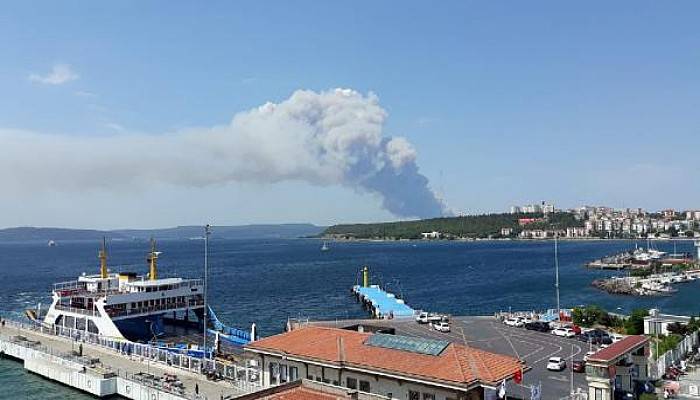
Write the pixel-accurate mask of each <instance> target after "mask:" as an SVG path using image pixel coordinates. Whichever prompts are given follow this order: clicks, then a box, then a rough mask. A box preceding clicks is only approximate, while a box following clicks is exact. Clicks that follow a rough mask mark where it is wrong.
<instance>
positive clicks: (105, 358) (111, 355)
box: [0, 325, 245, 400]
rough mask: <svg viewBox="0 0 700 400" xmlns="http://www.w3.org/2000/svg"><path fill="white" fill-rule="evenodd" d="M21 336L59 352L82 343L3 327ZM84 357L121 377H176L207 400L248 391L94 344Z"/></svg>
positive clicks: (3, 330) (0, 333)
mask: <svg viewBox="0 0 700 400" xmlns="http://www.w3.org/2000/svg"><path fill="white" fill-rule="evenodd" d="M16 335H21V336H24V337H26V338H27V339H29V340H36V341H39V342H41V344H42V345H44V346H48V347H50V348H51V349H53V350H54V351H56V352H62V353H71V351H73V350H75V351H77V350H78V348H79V345H80V342H73V341H71V340H70V339H69V338H64V337H58V336H52V335H49V334H43V333H40V332H36V331H32V330H26V329H19V328H15V327H12V326H9V325H7V326H4V327H3V326H0V336H2V337H4V338H9V337H11V336H16ZM82 345H83V355H84V356H88V357H93V358H98V359H99V360H100V362H101V363H102V365H103V366H105V367H109V368H111V370H112V371H113V372H116V373H118V374H119V375H120V376H124V375H125V374H128V375H129V376H130V375H133V374H135V373H138V372H148V373H150V374H153V375H155V376H157V377H160V376H162V375H163V374H164V373H170V374H175V375H177V377H178V379H179V380H180V381H181V382H182V383H183V384H184V385H185V391H186V392H187V393H188V394H190V395H192V394H194V392H195V388H196V387H197V386H198V387H199V393H200V394H201V395H204V396H206V399H208V400H216V399H222V398H226V397H229V398H232V397H237V396H240V395H243V394H244V393H245V392H243V391H241V390H240V389H238V388H236V387H234V386H233V385H232V384H231V383H229V382H225V381H219V382H212V381H209V380H207V379H206V378H205V377H204V376H202V375H199V374H195V373H193V372H188V371H184V370H181V369H178V368H174V367H169V366H166V365H163V364H160V363H155V362H149V361H148V360H144V359H141V357H131V358H130V357H129V356H126V355H122V354H118V353H115V352H113V351H109V350H108V349H104V348H101V347H98V346H94V345H91V344H87V343H83V344H82Z"/></svg>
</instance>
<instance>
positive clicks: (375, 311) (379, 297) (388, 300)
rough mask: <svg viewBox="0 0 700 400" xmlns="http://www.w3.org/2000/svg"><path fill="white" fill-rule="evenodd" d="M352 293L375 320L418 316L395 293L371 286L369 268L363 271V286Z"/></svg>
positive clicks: (377, 286) (356, 286) (356, 287)
mask: <svg viewBox="0 0 700 400" xmlns="http://www.w3.org/2000/svg"><path fill="white" fill-rule="evenodd" d="M352 292H353V293H354V294H355V296H356V297H357V299H358V301H360V302H362V304H363V305H364V306H365V307H366V308H367V309H368V310H369V311H370V313H371V314H372V316H373V317H374V318H379V319H383V318H397V317H412V316H413V315H415V314H416V310H414V309H413V308H411V307H409V306H408V305H407V304H406V303H405V302H404V301H403V299H399V298H397V297H396V295H395V294H394V293H390V292H387V291H385V290H384V289H382V288H381V287H379V285H372V284H370V279H369V268H367V267H364V268H363V269H362V284H361V285H355V286H353V288H352Z"/></svg>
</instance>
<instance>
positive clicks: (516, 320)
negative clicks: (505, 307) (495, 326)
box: [503, 317, 525, 328]
mask: <svg viewBox="0 0 700 400" xmlns="http://www.w3.org/2000/svg"><path fill="white" fill-rule="evenodd" d="M503 323H504V324H506V325H508V326H514V327H516V328H522V326H523V325H525V324H524V323H523V320H522V318H521V317H510V318H506V320H505V321H503Z"/></svg>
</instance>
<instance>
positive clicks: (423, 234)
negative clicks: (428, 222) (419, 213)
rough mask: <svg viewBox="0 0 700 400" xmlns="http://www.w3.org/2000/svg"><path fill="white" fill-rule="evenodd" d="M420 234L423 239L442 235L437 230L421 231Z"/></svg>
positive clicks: (437, 237)
mask: <svg viewBox="0 0 700 400" xmlns="http://www.w3.org/2000/svg"><path fill="white" fill-rule="evenodd" d="M420 235H421V237H423V239H440V238H441V237H442V233H440V232H437V231H432V232H423V233H421V234H420Z"/></svg>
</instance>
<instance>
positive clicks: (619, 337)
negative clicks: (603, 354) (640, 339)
mask: <svg viewBox="0 0 700 400" xmlns="http://www.w3.org/2000/svg"><path fill="white" fill-rule="evenodd" d="M624 338H625V337H624V336H623V335H620V334H619V333H613V334H612V335H610V339H611V340H612V342H613V343H617V342H619V341H620V340H622V339H624Z"/></svg>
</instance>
